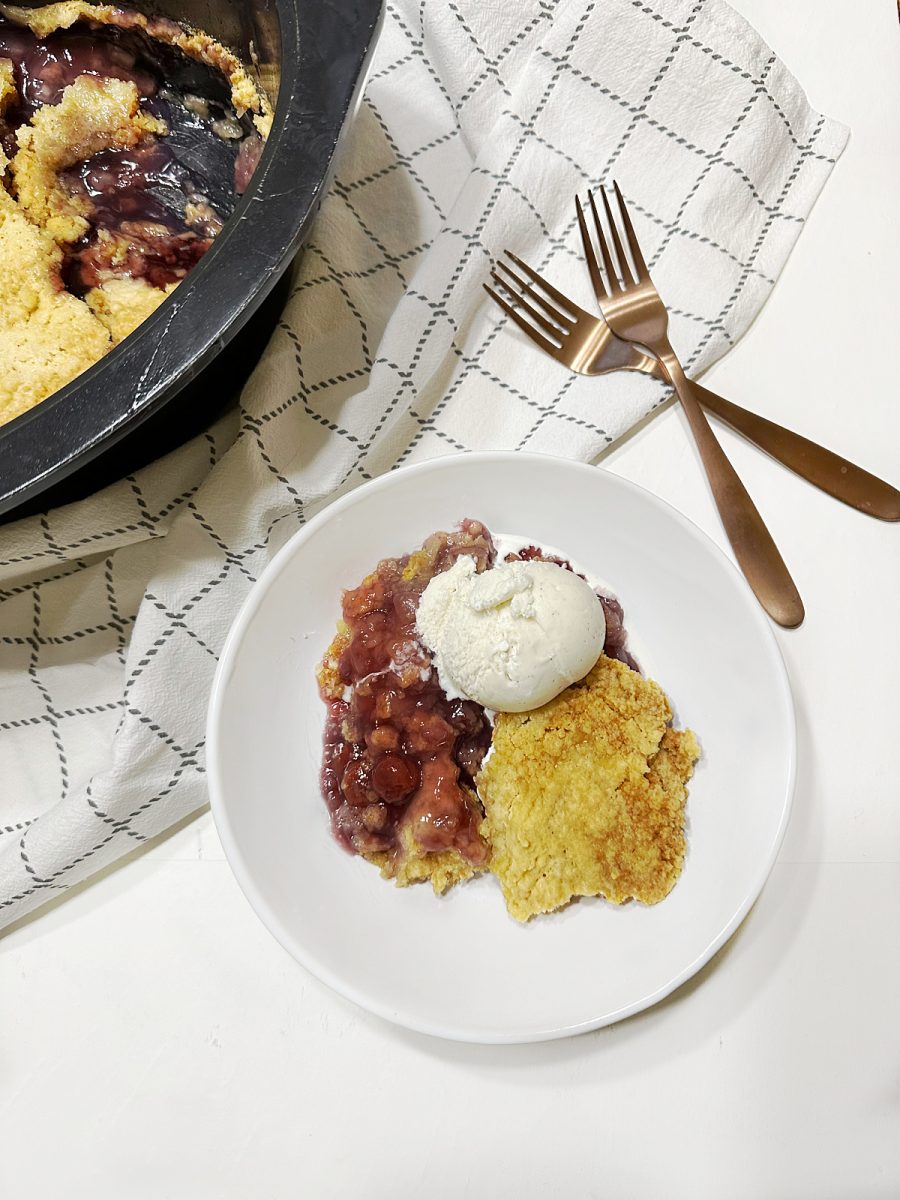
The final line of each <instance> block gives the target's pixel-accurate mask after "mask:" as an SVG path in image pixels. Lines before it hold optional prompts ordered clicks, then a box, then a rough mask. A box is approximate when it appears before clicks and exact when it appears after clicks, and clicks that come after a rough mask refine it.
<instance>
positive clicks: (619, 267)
mask: <svg viewBox="0 0 900 1200" xmlns="http://www.w3.org/2000/svg"><path fill="white" fill-rule="evenodd" d="M614 186H615V191H616V198H617V200H618V202H619V211H620V213H621V218H622V225H623V227H624V230H625V238H626V240H627V242H628V247H629V250H630V251H631V260H632V263H633V264H634V273H632V265H631V263H629V261H628V257H627V256H626V254H625V250H624V248H623V246H622V239H621V236H620V234H619V230H618V228H617V226H616V222H615V219H614V218H613V214H612V209H611V208H610V205H609V201H608V199H607V197H606V192H605V191H604V190H603V189H602V188H601V192H600V194H601V196H602V199H603V205H604V208H605V210H606V217H607V221H608V223H609V231H610V238H611V241H612V252H611V251H610V247H609V243H608V242H607V240H606V235H605V233H604V231H603V226H602V224H601V222H600V215H599V213H598V212H597V206H596V204H595V203H594V197H593V193H588V200H589V203H590V206H591V212H592V215H593V217H594V226H595V231H596V235H597V241H598V243H599V245H600V253H601V255H602V257H603V267H604V270H603V271H601V269H600V264H599V262H598V261H597V256H596V254H595V253H594V249H593V245H592V244H591V240H590V237H588V236H586V235H587V227H586V224H585V219H584V211H583V209H582V207H581V202H580V201H579V202H578V222H579V227H580V229H581V231H582V239H583V240H584V243H585V252H586V253H587V257H588V269H589V270H590V273H591V281H592V283H593V285H594V292H595V293H596V296H597V303H598V304H599V305H600V311H601V312H602V313H603V316H604V318H605V320H606V323H607V325H608V326H609V327H610V329H611V330H612V331H613V333H614V334H616V336H617V337H620V338H622V339H623V340H624V341H628V342H636V343H637V344H638V345H641V346H645V347H646V348H647V349H648V350H649V351H650V353H651V354H652V355H653V357H654V358H655V359H656V360H657V362H658V363H659V365H660V368H661V369H662V372H663V374H664V375H665V376H666V378H667V380H668V382H669V383H670V384H671V385H672V387H673V388H674V389H675V391H676V393H677V395H678V398H679V400H680V401H681V406H682V408H683V409H684V412H685V416H686V417H687V420H688V425H689V426H690V429H691V433H692V434H693V435H694V441H695V442H696V443H697V449H698V450H699V452H700V458H701V461H702V462H703V466H704V468H705V470H706V477H707V479H708V480H709V485H710V487H711V489H712V494H713V499H714V500H715V502H716V507H717V508H718V510H719V516H720V517H721V518H722V524H723V526H724V527H725V532H726V533H727V534H728V540H729V541H730V542H731V547H732V549H733V550H734V554H735V557H736V558H737V561H738V563H739V564H740V567H741V570H742V571H743V572H744V576H745V578H746V580H747V582H748V583H749V584H750V587H751V588H752V589H753V591H754V592H755V593H756V597H757V599H758V600H759V602H760V604H761V605H762V606H763V608H764V609H765V610H766V612H767V613H768V614H769V616H770V617H772V618H773V620H775V621H777V622H778V624H779V625H786V626H787V627H789V628H792V627H794V626H796V625H799V624H800V623H801V621H802V620H803V616H804V612H803V601H802V600H801V599H800V593H799V592H798V591H797V586H796V584H795V583H794V581H793V579H792V578H791V574H790V572H789V571H788V569H787V567H786V566H785V563H784V559H783V558H782V557H781V554H780V553H779V550H778V547H777V546H776V545H775V541H774V539H773V537H772V535H771V534H770V533H769V530H768V529H767V528H766V524H765V521H763V519H762V517H761V516H760V514H759V511H758V509H757V507H756V505H755V504H754V503H753V501H752V499H751V498H750V493H749V492H748V491H747V489H746V488H745V487H744V485H743V483H742V482H741V480H740V477H739V476H738V473H737V471H735V469H734V467H733V466H732V465H731V463H730V462H729V460H728V457H727V456H726V454H725V451H724V450H723V449H722V447H721V446H720V445H719V443H718V442H717V441H716V437H715V434H714V433H713V431H712V430H711V429H710V427H709V422H708V421H707V419H706V417H705V415H704V413H703V409H702V408H701V407H700V400H699V397H698V396H697V392H696V388H695V386H694V384H693V383H691V381H690V380H689V379H688V377H687V376H686V375H685V373H684V370H683V368H682V366H681V363H680V362H679V361H678V356H677V355H676V353H675V351H674V349H673V348H672V343H671V342H670V341H669V335H668V326H669V314H668V312H667V311H666V306H665V305H664V304H663V302H662V300H661V299H660V298H659V293H658V292H657V290H656V288H655V287H654V285H653V281H652V280H651V278H650V272H649V271H648V270H647V265H646V263H645V262H644V258H643V255H642V254H641V248H640V246H639V245H638V240H637V236H636V234H635V232H634V227H633V226H632V224H631V219H630V217H629V216H628V210H627V209H626V207H625V202H624V200H623V199H622V193H621V192H620V191H619V187H618V185H617V184H616V185H614Z"/></svg>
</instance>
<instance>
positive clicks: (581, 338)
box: [484, 250, 900, 521]
mask: <svg viewBox="0 0 900 1200" xmlns="http://www.w3.org/2000/svg"><path fill="white" fill-rule="evenodd" d="M505 253H506V255H507V256H508V258H509V259H510V261H511V262H512V263H513V264H514V266H511V265H510V264H509V263H507V262H504V261H503V260H502V259H500V260H498V261H497V263H496V266H495V269H494V270H493V271H491V277H492V279H493V281H494V284H495V287H490V286H489V285H488V284H484V289H485V291H486V292H487V294H488V295H489V296H490V297H491V299H492V300H493V301H494V302H495V303H496V304H498V305H499V306H500V307H501V308H502V309H503V311H504V312H505V313H507V315H508V316H509V317H510V318H511V319H512V320H513V321H515V323H516V324H517V325H518V326H519V328H520V329H521V330H522V331H523V332H524V333H525V334H527V336H528V337H529V338H530V339H531V340H532V341H533V342H534V343H535V344H536V345H537V346H539V347H540V348H541V349H542V350H543V351H544V352H545V353H546V354H549V355H550V357H551V358H555V359H556V360H557V361H558V362H561V363H563V364H564V365H565V366H567V367H570V368H571V369H572V370H573V371H577V372H578V373H579V374H581V375H608V374H611V373H612V372H614V371H640V372H641V373H643V374H645V375H652V376H653V377H654V378H655V379H660V380H663V381H664V380H665V375H664V374H663V372H662V370H661V368H660V366H659V363H658V362H657V361H656V359H655V358H651V357H650V355H649V354H644V353H643V352H642V351H641V350H639V349H638V348H637V346H634V345H632V344H631V343H630V342H623V341H622V340H621V339H620V338H617V337H616V335H615V334H614V333H613V332H612V330H611V329H610V328H609V326H608V325H607V324H606V322H605V321H604V320H603V318H602V317H598V316H596V315H595V314H594V313H589V312H587V311H586V310H585V309H583V308H581V306H580V305H578V304H576V303H575V302H574V300H572V299H570V298H569V297H568V296H566V295H564V294H563V293H562V292H561V291H560V290H559V289H558V288H556V287H554V286H553V284H552V283H550V282H549V280H547V279H545V278H544V276H543V275H541V274H540V273H539V272H537V271H535V269H534V268H533V267H530V266H529V265H528V263H526V262H524V261H523V260H522V259H521V258H519V257H518V256H517V255H515V254H513V252H512V251H511V250H507V251H506V252H505ZM694 389H695V391H696V394H697V397H698V399H699V400H700V403H701V404H702V405H703V407H704V408H705V409H706V410H707V411H708V412H711V413H713V414H714V415H715V416H716V417H718V418H719V420H720V421H724V422H725V424H726V425H730V426H731V428H732V429H735V430H737V432H738V433H740V434H742V435H743V436H744V437H745V438H747V440H748V441H750V442H753V444H754V445H756V446H759V448H760V449H761V450H764V451H765V452H766V453H767V454H769V455H771V457H772V458H774V459H776V460H777V461H778V462H780V463H782V464H783V465H784V466H786V467H787V468H788V469H789V470H791V471H794V472H795V473H796V474H797V475H799V476H800V477H801V478H802V479H805V480H806V481H807V482H808V483H812V484H813V485H814V486H815V487H818V488H821V489H822V491H823V492H827V493H828V495H829V496H833V497H834V498H835V499H836V500H840V501H841V502H842V503H844V504H849V505H850V506H851V507H852V508H855V509H858V510H859V511H860V512H863V513H866V515H867V516H870V517H878V518H880V519H881V520H883V521H900V491H898V490H897V488H895V487H892V486H891V484H889V483H886V482H885V481H884V480H883V479H879V478H878V476H877V475H872V474H871V473H870V472H869V471H865V470H863V468H862V467H858V466H857V465H856V464H855V463H852V462H850V460H849V459H846V458H842V457H841V455H840V454H835V453H834V451H833V450H828V449H827V448H826V447H825V446H820V445H819V443H818V442H813V441H811V440H810V439H809V438H805V437H803V436H802V435H801V434H799V433H794V431H793V430H791V429H786V428H785V427H784V426H783V425H779V424H777V423H776V422H775V421H770V420H768V418H766V417H762V416H760V415H759V414H758V413H754V412H751V411H750V410H749V409H747V408H742V407H741V406H740V405H739V404H734V403H732V401H730V400H726V399H725V398H724V396H718V395H716V393H715V392H711V391H710V390H709V388H705V387H703V386H702V385H701V384H699V383H696V382H695V383H694Z"/></svg>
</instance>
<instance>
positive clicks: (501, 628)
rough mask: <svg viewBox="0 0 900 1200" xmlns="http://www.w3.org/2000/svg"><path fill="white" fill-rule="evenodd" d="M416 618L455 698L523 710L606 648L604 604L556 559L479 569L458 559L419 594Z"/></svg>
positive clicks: (583, 670)
mask: <svg viewBox="0 0 900 1200" xmlns="http://www.w3.org/2000/svg"><path fill="white" fill-rule="evenodd" d="M416 624H417V626H418V630H419V634H420V636H421V638H422V641H423V642H424V643H425V645H426V646H427V647H428V649H429V650H430V651H431V653H432V656H433V658H434V664H435V666H436V668H437V671H438V677H439V679H440V681H441V686H442V687H443V688H444V690H445V691H446V692H447V694H448V695H449V696H450V697H451V698H456V697H462V698H463V699H468V700H476V701H477V702H478V703H479V704H483V705H484V706H485V708H493V709H496V710H497V711H498V712H526V711H527V710H528V709H531V708H539V707H540V706H541V705H542V704H546V703H547V702H548V701H549V700H552V699H553V697H554V696H558V695H559V693H560V692H561V691H563V689H564V688H567V687H568V686H569V684H571V683H575V682H576V681H577V680H579V679H582V678H583V677H584V676H585V675H586V674H587V673H588V671H590V669H591V667H593V665H594V663H596V661H597V659H598V658H599V657H600V652H601V650H602V649H603V640H604V637H605V636H606V621H605V618H604V616H603V606H602V605H601V603H600V601H599V600H598V599H597V597H596V595H595V594H594V592H593V591H592V590H591V588H590V585H589V584H587V583H585V581H584V580H583V579H580V578H579V577H578V576H577V575H574V574H573V573H572V572H571V571H567V570H565V568H563V567H558V566H556V564H555V563H544V562H513V563H503V564H501V565H500V566H497V567H493V568H491V569H490V570H489V571H484V572H483V573H482V574H481V575H479V574H477V573H476V570H475V560H474V559H473V558H470V557H468V556H464V557H461V558H458V559H457V560H456V562H455V563H454V564H453V566H452V567H451V568H450V569H449V570H448V571H444V572H443V573H442V574H440V575H436V576H435V577H434V579H432V580H431V582H430V583H429V584H428V586H427V587H426V589H425V591H424V592H423V593H422V598H421V600H420V602H419V609H418V613H417V616H416Z"/></svg>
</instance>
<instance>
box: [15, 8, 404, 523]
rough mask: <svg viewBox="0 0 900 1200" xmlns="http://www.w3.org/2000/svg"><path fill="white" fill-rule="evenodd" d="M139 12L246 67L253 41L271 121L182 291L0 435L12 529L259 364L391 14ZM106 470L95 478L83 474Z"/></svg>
mask: <svg viewBox="0 0 900 1200" xmlns="http://www.w3.org/2000/svg"><path fill="white" fill-rule="evenodd" d="M19 2H20V3H21V2H22V0H19ZM133 7H135V8H139V9H141V10H143V11H145V12H152V13H159V14H162V15H164V16H170V17H173V18H174V19H176V20H181V21H183V22H185V23H187V24H190V25H194V26H196V27H199V28H202V29H204V30H205V31H206V32H207V33H211V34H212V35H213V36H214V37H217V38H219V40H221V41H222V42H223V43H225V44H226V45H231V46H232V47H233V48H235V49H236V50H237V51H238V52H239V53H240V54H241V56H242V58H244V60H245V61H249V52H250V42H251V40H252V43H253V51H254V53H255V55H256V57H257V61H258V62H259V64H260V78H261V80H262V82H263V84H264V85H265V86H266V88H267V90H270V91H271V93H272V100H273V103H275V105H276V106H275V122H274V126H273V129H272V133H271V134H270V136H269V139H268V142H267V144H266V148H265V150H264V152H263V156H262V159H261V161H260V164H259V166H258V167H257V169H256V172H255V173H254V175H253V179H252V181H251V184H250V187H249V188H248V190H247V192H246V193H245V195H244V196H243V198H242V199H241V201H240V203H239V204H238V206H237V208H236V210H235V212H234V215H233V216H232V217H231V219H230V220H229V222H228V224H227V225H226V227H225V229H224V230H223V231H222V233H221V234H220V235H219V236H218V237H217V238H216V240H215V242H214V243H213V246H212V248H211V249H210V250H209V252H208V253H207V254H206V255H205V256H204V258H203V259H202V261H201V262H200V263H199V264H198V266H197V267H196V268H195V269H194V270H193V271H192V272H191V273H190V275H189V276H188V278H187V279H186V280H185V282H184V283H182V284H180V285H179V287H178V288H177V289H176V290H175V292H174V293H173V294H172V296H171V297H170V298H169V299H168V300H166V301H165V303H164V304H162V305H161V306H160V308H158V309H157V311H156V312H155V313H154V314H153V315H152V316H151V317H150V318H149V320H147V321H146V322H145V323H144V324H143V325H141V326H140V328H139V329H138V330H137V331H136V332H135V333H134V334H133V335H132V336H131V337H130V338H128V339H127V340H126V341H125V342H123V343H122V344H121V345H120V346H118V347H116V349H115V350H113V351H111V352H110V353H109V354H108V355H107V356H106V357H105V358H103V359H101V360H100V362H98V363H96V364H95V365H94V366H93V367H91V368H90V370H88V371H85V372H84V373H83V374H82V375H80V376H78V378H77V379H75V380H73V381H72V383H70V384H68V385H67V386H66V387H65V388H63V389H62V390H61V391H59V392H57V393H56V394H55V395H54V396H52V397H50V398H49V399H48V400H45V401H44V402H43V403H42V404H39V405H38V406H37V407H36V408H34V409H32V410H31V411H30V412H27V413H24V414H23V415H22V416H20V417H17V418H16V419H15V420H14V421H11V422H10V423H9V424H8V425H5V426H2V427H0V514H7V519H9V517H10V516H14V517H15V516H20V515H22V514H24V513H25V512H27V511H34V510H35V509H39V508H43V507H46V506H47V504H48V503H58V502H60V501H61V500H65V499H71V498H73V497H74V496H77V495H78V494H84V493H85V492H86V491H87V490H91V485H93V486H97V485H99V484H100V483H104V482H107V481H108V480H109V479H112V478H116V477H117V476H119V475H122V474H125V473H127V472H128V471H129V470H131V469H133V466H134V465H135V462H136V461H140V460H142V461H149V459H150V458H151V457H152V454H149V455H148V452H147V451H148V447H153V448H158V449H160V450H162V449H168V448H171V446H174V445H176V444H178V441H179V440H182V439H183V438H185V437H187V436H189V435H190V434H191V433H193V432H194V431H195V430H196V428H197V427H198V421H197V416H198V411H199V412H200V413H201V414H205V413H206V412H207V411H209V409H210V401H211V400H212V401H213V402H215V401H216V399H217V397H216V395H215V392H216V389H219V390H220V397H218V398H221V392H222V389H224V388H225V380H224V379H223V373H224V374H225V376H226V378H227V379H228V380H229V381H230V382H231V383H233V382H234V373H235V372H237V373H238V374H240V373H242V372H241V368H242V366H243V367H244V368H246V367H247V365H248V364H249V363H250V362H252V360H253V358H254V356H255V355H256V354H257V353H258V351H259V349H260V347H261V346H262V345H263V344H264V341H265V337H266V336H267V334H268V332H269V331H270V330H271V324H272V312H271V308H272V305H273V304H274V303H275V302H276V301H277V298H278V297H277V295H273V294H272V293H273V289H274V288H275V285H276V283H278V281H279V279H280V278H281V277H282V275H283V273H284V271H285V268H286V267H287V265H288V264H289V262H290V261H291V259H292V257H293V256H294V254H295V253H296V251H297V250H298V249H299V248H300V245H301V243H302V241H303V239H304V236H305V235H306V233H307V231H308V229H309V226H310V224H311V222H312V219H313V217H314V215H315V213H316V210H317V209H318V206H319V203H320V202H321V199H322V194H323V191H324V189H325V186H326V184H327V181H328V176H329V172H330V169H331V164H332V160H333V158H334V153H335V150H336V148H337V144H338V139H339V137H340V134H341V131H342V129H343V126H344V123H345V121H346V119H347V117H348V115H349V114H350V113H351V112H352V110H353V107H354V101H355V99H356V97H357V95H358V92H359V89H360V87H361V85H362V82H363V78H364V75H365V67H366V63H367V61H368V58H369V55H370V53H371V51H372V48H373V46H374V42H375V37H376V34H377V32H378V28H379V25H380V21H381V15H382V13H381V7H382V0H189V2H185V0H155V2H153V3H146V2H144V0H136V2H135V3H134V5H133ZM276 92H277V103H276V95H275V93H276ZM267 297H269V298H270V299H269V304H268V305H267V306H264V301H266V299H267ZM0 303H2V298H0ZM267 309H268V310H269V311H267ZM254 314H257V321H256V325H257V329H256V330H255V331H254V329H253V322H251V318H252V317H253V316H254ZM248 322H250V324H249V325H248ZM245 326H247V331H245V333H244V336H243V341H241V339H239V340H238V341H237V342H236V343H235V344H234V348H233V350H232V353H231V358H230V361H229V355H228V352H226V353H225V354H224V355H221V358H220V359H219V362H218V363H217V362H216V361H215V360H216V356H219V355H220V353H221V352H222V351H223V349H224V348H225V347H226V346H227V344H228V343H229V342H230V341H231V339H232V338H234V337H235V335H237V334H238V333H239V332H240V331H241V330H242V329H244V327H245ZM236 360H237V361H236ZM222 363H224V364H226V365H225V366H224V367H222V366H220V364H222ZM217 366H219V369H218V371H217ZM0 369H2V364H0ZM243 373H244V374H246V369H245V370H244V371H243ZM190 385H193V386H190ZM204 393H205V395H204ZM176 397H177V400H176ZM173 401H176V402H175V403H174V404H173ZM186 410H189V411H186ZM200 424H202V421H201V422H200ZM138 426H141V430H140V432H139V433H137V435H136V436H135V430H136V428H137V427H138ZM148 434H149V436H148ZM157 443H158V446H157V445H156V444H157ZM98 462H100V463H102V464H103V468H102V470H101V472H100V475H97V472H96V470H95V469H93V468H92V467H90V466H89V465H88V464H96V463H98ZM92 470H93V475H92ZM86 478H89V479H90V483H89V484H87V485H86V484H85V479H86ZM73 484H74V486H73ZM13 510H15V511H13Z"/></svg>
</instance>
